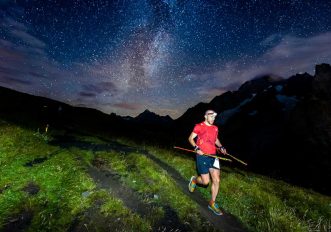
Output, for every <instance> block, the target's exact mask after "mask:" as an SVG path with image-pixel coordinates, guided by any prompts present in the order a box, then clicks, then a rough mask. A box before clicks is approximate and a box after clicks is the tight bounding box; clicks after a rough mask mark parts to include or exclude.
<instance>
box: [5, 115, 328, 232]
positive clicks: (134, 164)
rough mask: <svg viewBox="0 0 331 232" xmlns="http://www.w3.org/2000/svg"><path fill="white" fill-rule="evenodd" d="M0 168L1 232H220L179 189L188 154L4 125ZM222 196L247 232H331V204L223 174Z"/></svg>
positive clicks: (188, 167)
mask: <svg viewBox="0 0 331 232" xmlns="http://www.w3.org/2000/svg"><path fill="white" fill-rule="evenodd" d="M165 165H167V166H169V167H171V168H172V169H173V170H175V171H173V172H172V173H170V172H169V171H167V170H166V169H165V168H164V167H165ZM0 167H1V169H0V177H1V178H0V231H13V230H14V231H15V230H16V231H17V230H25V231H171V230H173V231H218V230H219V231H222V228H221V227H217V225H216V226H215V224H213V223H211V222H209V221H208V218H207V219H206V217H205V216H204V215H202V213H201V206H200V205H198V204H197V203H196V201H194V200H193V199H192V197H190V194H189V193H188V192H187V191H184V190H183V189H182V186H180V185H179V184H178V179H177V178H183V179H187V180H188V179H189V177H190V176H191V175H192V174H194V170H195V166H194V159H193V157H192V156H189V155H187V154H183V153H176V152H174V151H171V150H164V149H160V148H157V147H149V146H148V147H146V146H143V147H142V146H138V145H136V144H133V143H131V142H129V141H125V140H123V139H122V140H117V141H114V140H106V139H102V138H97V137H94V136H87V135H78V134H67V133H66V132H65V131H53V130H52V128H49V130H48V132H47V133H46V132H45V130H44V129H43V130H42V129H40V131H38V129H37V128H36V129H35V130H30V129H26V128H23V127H20V126H16V125H13V124H10V123H8V122H6V121H3V120H0ZM174 173H178V177H176V178H174ZM220 191H221V193H220V195H219V198H218V202H219V203H220V205H221V206H222V208H223V209H224V210H225V211H226V212H228V213H231V214H232V215H234V216H235V217H236V218H237V219H238V220H239V221H241V223H242V224H243V227H242V228H245V229H246V230H249V231H316V230H319V231H328V230H330V228H331V225H330V224H331V198H330V197H327V196H323V195H320V194H317V193H314V192H312V191H309V190H305V189H301V188H296V187H293V186H289V185H287V184H286V183H283V182H280V181H275V180H271V179H268V178H265V177H263V176H258V175H254V174H252V173H245V172H243V171H240V170H239V169H236V170H233V169H229V168H226V167H224V169H223V172H222V182H221V190H220ZM199 192H200V193H201V194H202V195H203V197H205V199H206V204H207V200H208V199H209V197H210V196H209V188H206V189H204V188H199ZM193 194H198V193H193ZM223 218H224V217H223ZM218 220H222V219H221V217H220V219H218ZM223 220H225V219H223Z"/></svg>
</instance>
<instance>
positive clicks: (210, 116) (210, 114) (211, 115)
mask: <svg viewBox="0 0 331 232" xmlns="http://www.w3.org/2000/svg"><path fill="white" fill-rule="evenodd" d="M216 116H217V113H216V112H215V111H213V110H207V111H206V112H205V122H206V123H208V124H210V125H213V124H214V121H215V118H216Z"/></svg>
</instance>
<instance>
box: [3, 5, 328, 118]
mask: <svg viewBox="0 0 331 232" xmlns="http://www.w3.org/2000/svg"><path fill="white" fill-rule="evenodd" d="M330 15H331V3H330V1H296V0H291V1H285V0H284V1H262V0H261V1H258V0H251V1H240V0H232V1H229V0H228V1H216V0H200V1H198V0H196V1H188V0H177V1H176V0H163V1H156V0H115V1H105V0H100V1H92V0H91V1H83V0H74V1H68V0H61V1H58V0H53V1H45V0H39V1H38V0H37V1H29V0H25V1H19V0H17V1H9V0H0V20H1V21H0V85H1V86H5V87H9V88H13V89H16V90H19V91H23V92H28V93H31V94H35V95H41V96H46V97H50V98H53V99H56V100H60V101H64V102H66V103H69V104H72V105H76V106H85V107H93V108H97V109H99V110H102V111H104V112H106V113H110V112H114V113H117V114H120V115H131V116H136V115H137V114H139V113H141V112H142V111H144V110H145V109H149V110H151V111H154V112H156V113H158V114H160V115H166V114H168V115H170V116H172V117H173V118H176V117H178V116H180V115H181V114H182V113H183V112H184V111H185V110H187V109H188V108H189V107H192V106H194V105H195V104H197V103H198V102H208V101H210V100H211V99H212V98H213V97H215V96H217V95H220V94H222V93H224V92H226V91H229V90H236V89H237V88H238V87H239V86H240V85H241V84H242V83H243V82H245V81H247V80H249V79H252V78H255V77H257V76H261V75H265V74H271V75H275V76H280V77H284V78H287V77H289V76H290V75H293V74H295V73H300V72H309V73H311V74H314V66H315V65H316V64H319V63H331V42H330V41H331V16H330Z"/></svg>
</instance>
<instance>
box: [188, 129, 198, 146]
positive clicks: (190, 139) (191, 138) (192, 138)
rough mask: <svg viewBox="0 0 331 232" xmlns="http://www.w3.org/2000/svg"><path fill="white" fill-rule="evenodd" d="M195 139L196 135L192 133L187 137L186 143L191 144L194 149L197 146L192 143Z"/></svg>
mask: <svg viewBox="0 0 331 232" xmlns="http://www.w3.org/2000/svg"><path fill="white" fill-rule="evenodd" d="M195 137H197V134H196V133H194V132H192V133H191V134H190V137H188V141H189V142H190V144H191V145H192V146H193V147H196V145H197V144H196V143H195V141H194V139H195Z"/></svg>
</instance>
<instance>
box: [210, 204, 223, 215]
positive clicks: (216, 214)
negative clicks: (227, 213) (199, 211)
mask: <svg viewBox="0 0 331 232" xmlns="http://www.w3.org/2000/svg"><path fill="white" fill-rule="evenodd" d="M208 209H210V210H211V211H213V213H214V214H216V215H217V216H222V215H223V213H222V212H220V213H217V212H215V210H213V208H212V207H210V205H208Z"/></svg>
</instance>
